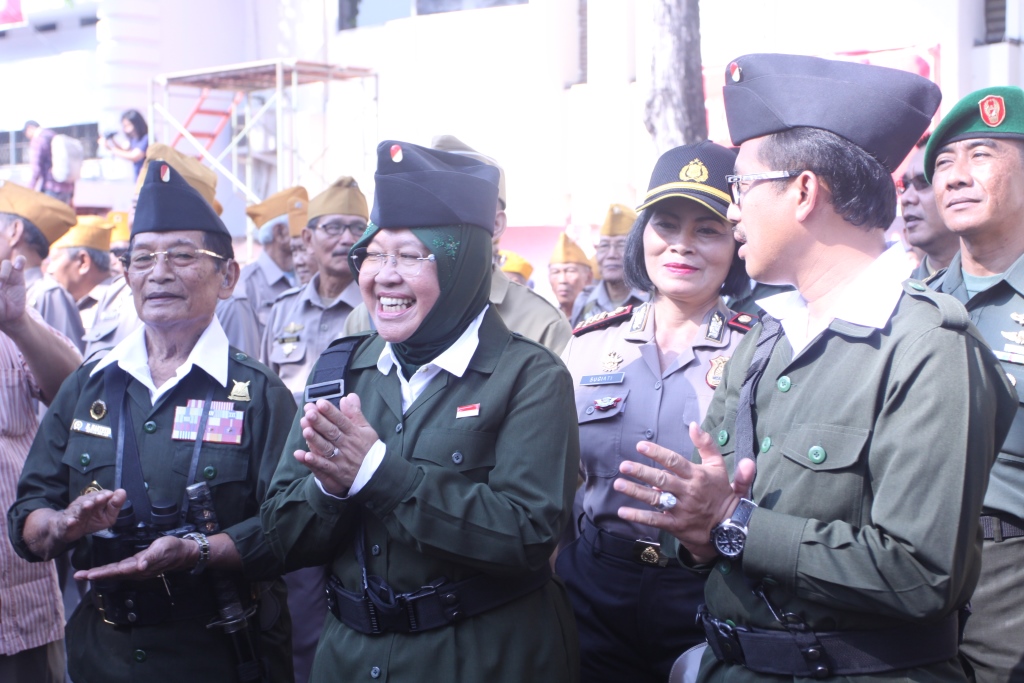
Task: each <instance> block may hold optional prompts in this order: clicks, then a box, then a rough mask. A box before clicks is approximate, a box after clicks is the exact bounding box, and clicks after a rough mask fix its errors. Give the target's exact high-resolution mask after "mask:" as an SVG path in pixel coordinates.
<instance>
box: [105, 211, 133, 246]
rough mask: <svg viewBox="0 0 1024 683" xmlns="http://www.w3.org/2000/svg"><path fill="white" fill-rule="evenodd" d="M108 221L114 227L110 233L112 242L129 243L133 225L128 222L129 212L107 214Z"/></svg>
mask: <svg viewBox="0 0 1024 683" xmlns="http://www.w3.org/2000/svg"><path fill="white" fill-rule="evenodd" d="M107 220H108V221H109V222H110V223H112V224H113V225H114V229H113V230H111V231H110V241H111V243H113V242H127V241H129V240H130V239H131V227H132V226H131V224H130V223H129V222H128V212H127V211H111V212H110V213H108V214H107Z"/></svg>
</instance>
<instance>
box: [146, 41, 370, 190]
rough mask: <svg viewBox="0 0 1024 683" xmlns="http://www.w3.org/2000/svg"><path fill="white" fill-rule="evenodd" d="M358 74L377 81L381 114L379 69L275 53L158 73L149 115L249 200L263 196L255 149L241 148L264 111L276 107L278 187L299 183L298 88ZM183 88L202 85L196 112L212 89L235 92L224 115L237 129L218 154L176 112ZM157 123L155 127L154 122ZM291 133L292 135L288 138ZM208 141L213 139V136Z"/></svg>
mask: <svg viewBox="0 0 1024 683" xmlns="http://www.w3.org/2000/svg"><path fill="white" fill-rule="evenodd" d="M357 79H360V80H362V82H363V83H364V85H365V84H366V83H367V81H369V82H370V84H371V85H372V94H371V99H372V102H373V105H374V108H375V109H374V118H375V119H376V103H377V75H376V74H375V73H374V72H373V70H372V69H365V68H359V67H340V66H333V65H330V64H320V63H315V62H304V61H301V60H297V59H270V60H263V61H258V62H248V63H245V64H236V65H231V66H222V67H217V68H211V69H199V70H195V71H182V72H177V73H170V74H162V75H159V76H157V77H156V78H155V79H153V81H152V82H151V83H150V97H149V102H150V106H149V121H151V122H154V123H155V122H156V121H157V118H156V115H157V114H159V118H160V119H161V120H162V122H163V135H162V140H165V141H166V140H171V135H170V129H173V130H174V131H175V133H176V134H177V137H176V138H175V143H176V144H177V141H178V139H182V140H184V141H186V142H187V143H188V144H189V145H190V148H191V149H190V153H191V151H192V150H194V153H195V154H196V155H197V156H200V157H202V158H203V159H205V160H206V161H207V162H208V163H209V164H210V166H212V167H213V168H214V170H216V171H217V172H218V173H220V174H221V175H222V176H224V178H226V179H227V180H228V181H229V182H230V183H231V185H232V186H233V187H234V188H235V190H237V191H239V192H241V193H242V194H243V195H245V197H246V199H247V200H248V201H249V202H252V203H259V202H260V201H262V200H263V198H261V197H259V196H258V195H257V194H256V192H255V191H254V190H253V188H252V187H251V184H252V181H253V153H252V150H251V149H249V148H248V147H246V148H245V149H244V151H242V152H240V147H241V143H242V141H243V140H247V136H248V135H249V133H250V131H252V129H253V128H254V127H255V126H256V125H257V124H258V123H259V122H260V121H261V120H262V119H263V117H265V116H267V115H268V114H269V113H270V112H271V111H273V114H274V117H275V125H274V136H275V144H274V148H275V149H274V153H275V158H276V165H277V188H278V190H281V189H284V188H286V187H290V186H291V185H294V184H295V162H296V158H297V150H296V148H295V111H296V107H295V102H296V90H297V89H298V88H299V87H300V86H303V85H309V84H312V83H324V84H327V83H329V82H331V81H352V80H357ZM325 87H326V86H325ZM179 89H191V90H194V91H198V93H196V95H197V97H198V98H199V101H200V104H197V105H196V107H195V108H194V109H193V114H194V113H196V111H197V110H199V109H200V107H201V106H203V104H202V103H203V102H204V101H205V99H206V95H207V94H208V93H209V92H210V91H224V92H229V93H231V92H233V93H235V96H234V99H233V100H232V102H231V104H230V106H229V107H227V108H226V109H225V110H224V112H223V115H224V116H230V120H231V122H232V131H233V135H232V138H231V141H230V143H228V145H227V147H225V148H224V149H223V150H221V151H220V153H219V154H217V155H214V154H213V152H211V151H209V150H208V149H207V147H208V146H211V144H204V143H202V142H200V141H199V140H198V139H197V138H198V137H203V134H202V133H199V134H198V135H197V134H194V131H190V130H188V127H187V126H186V125H185V124H183V123H182V122H181V121H179V120H178V119H177V118H176V117H175V116H174V115H173V114H172V113H171V111H170V97H171V95H172V91H173V94H179V92H178V91H179ZM261 92H270V95H269V96H268V97H267V99H266V101H265V102H264V103H263V104H262V106H260V107H259V109H258V110H256V111H255V113H254V112H253V109H254V103H253V96H254V95H255V94H257V93H261ZM239 108H241V113H242V122H241V126H240V127H239V126H236V125H235V122H237V121H238V113H239V112H238V109H239ZM202 113H206V114H210V115H214V113H215V112H213V111H210V110H203V112H202ZM191 116H192V115H190V118H191ZM153 128H154V130H156V127H155V126H154V127H153ZM286 132H287V136H286V135H285V133H286ZM206 137H208V136H206ZM286 137H287V139H285V138H286ZM208 142H211V143H212V141H208ZM228 155H230V157H231V159H230V168H229V167H228V166H226V165H225V164H224V160H225V158H226V157H227V156H228ZM243 166H244V169H245V174H244V175H245V181H244V182H243V181H242V180H241V178H240V177H239V171H240V170H241V168H242V167H243Z"/></svg>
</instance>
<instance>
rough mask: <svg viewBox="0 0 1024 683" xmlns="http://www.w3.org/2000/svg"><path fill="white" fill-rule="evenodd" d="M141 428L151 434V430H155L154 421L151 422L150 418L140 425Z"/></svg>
mask: <svg viewBox="0 0 1024 683" xmlns="http://www.w3.org/2000/svg"><path fill="white" fill-rule="evenodd" d="M142 428H143V429H144V430H146V433H147V434H152V433H153V432H155V431H156V422H153V421H152V420H150V421H149V422H147V423H146V424H144V425H142Z"/></svg>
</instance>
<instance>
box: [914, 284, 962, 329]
mask: <svg viewBox="0 0 1024 683" xmlns="http://www.w3.org/2000/svg"><path fill="white" fill-rule="evenodd" d="M903 291H904V292H906V293H907V294H909V295H910V296H912V297H914V298H915V299H924V300H925V301H930V302H931V303H933V304H935V307H936V308H938V309H939V313H940V314H941V315H942V326H943V327H945V328H947V329H951V330H966V329H967V327H968V326H969V325H970V323H971V318H970V316H968V315H967V309H966V308H964V306H963V304H961V303H960V302H959V301H957V300H956V299H954V298H953V297H951V296H950V295H948V294H942V293H941V292H936V291H935V290H933V289H929V288H928V286H927V285H925V284H924V283H923V282H921V281H920V280H912V279H909V278H908V279H906V280H904V281H903Z"/></svg>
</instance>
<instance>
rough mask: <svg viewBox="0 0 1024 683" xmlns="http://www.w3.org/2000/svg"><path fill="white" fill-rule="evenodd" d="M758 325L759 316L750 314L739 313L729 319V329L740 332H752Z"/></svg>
mask: <svg viewBox="0 0 1024 683" xmlns="http://www.w3.org/2000/svg"><path fill="white" fill-rule="evenodd" d="M756 324H757V316H756V315H751V314H750V313H737V314H736V315H734V316H733V317H731V318H729V327H731V328H732V329H734V330H739V331H740V332H750V329H751V328H752V327H754V325H756Z"/></svg>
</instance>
